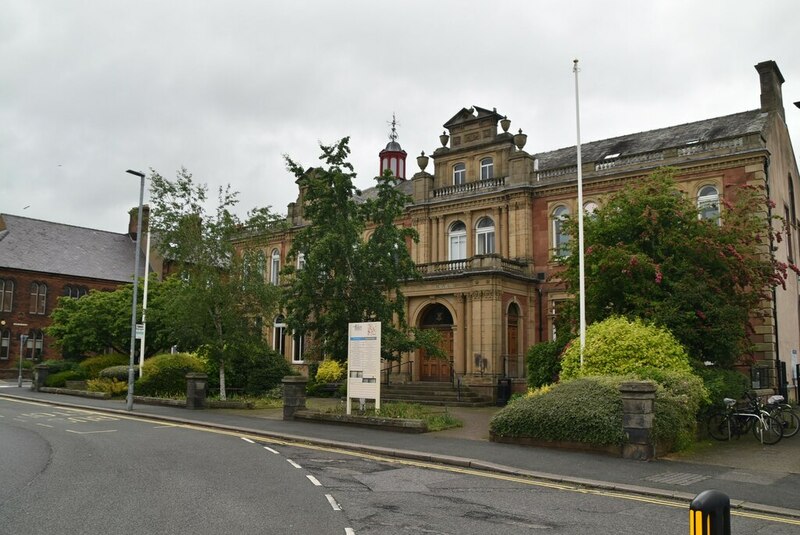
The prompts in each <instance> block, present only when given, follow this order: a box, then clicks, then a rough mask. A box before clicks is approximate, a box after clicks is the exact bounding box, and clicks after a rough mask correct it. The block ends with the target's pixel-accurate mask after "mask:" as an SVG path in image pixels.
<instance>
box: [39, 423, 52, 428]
mask: <svg viewBox="0 0 800 535" xmlns="http://www.w3.org/2000/svg"><path fill="white" fill-rule="evenodd" d="M36 425H41V426H42V427H53V426H52V425H47V424H40V423H37V424H36Z"/></svg>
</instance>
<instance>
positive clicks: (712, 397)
mask: <svg viewBox="0 0 800 535" xmlns="http://www.w3.org/2000/svg"><path fill="white" fill-rule="evenodd" d="M697 374H698V375H699V376H700V378H701V379H702V380H703V383H705V386H706V389H707V390H708V398H709V399H708V403H706V404H705V405H704V406H703V407H702V409H703V411H704V412H705V411H709V410H711V409H712V408H715V407H719V406H722V400H723V399H724V398H733V399H742V398H743V397H744V394H745V392H747V391H748V390H750V379H749V378H748V377H747V376H746V375H744V374H742V373H740V372H738V371H736V370H722V369H720V368H713V367H708V368H703V369H701V370H698V372H697Z"/></svg>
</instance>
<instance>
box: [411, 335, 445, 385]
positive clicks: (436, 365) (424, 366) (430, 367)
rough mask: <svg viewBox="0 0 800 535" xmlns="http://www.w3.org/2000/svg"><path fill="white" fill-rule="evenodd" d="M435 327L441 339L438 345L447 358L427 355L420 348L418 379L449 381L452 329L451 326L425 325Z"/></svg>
mask: <svg viewBox="0 0 800 535" xmlns="http://www.w3.org/2000/svg"><path fill="white" fill-rule="evenodd" d="M426 328H429V329H431V328H432V329H435V330H436V331H437V332H438V333H439V336H440V337H441V341H440V342H439V347H440V348H441V349H442V351H444V353H445V355H447V358H436V357H429V356H428V355H427V354H426V352H425V350H424V349H420V366H421V368H420V372H419V380H420V381H449V380H450V363H451V362H452V360H453V329H452V327H426Z"/></svg>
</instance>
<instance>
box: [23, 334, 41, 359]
mask: <svg viewBox="0 0 800 535" xmlns="http://www.w3.org/2000/svg"><path fill="white" fill-rule="evenodd" d="M43 352H44V333H43V332H42V331H41V329H33V330H31V331H30V332H29V333H28V341H27V342H26V348H25V358H27V359H29V360H32V359H40V358H42V354H43Z"/></svg>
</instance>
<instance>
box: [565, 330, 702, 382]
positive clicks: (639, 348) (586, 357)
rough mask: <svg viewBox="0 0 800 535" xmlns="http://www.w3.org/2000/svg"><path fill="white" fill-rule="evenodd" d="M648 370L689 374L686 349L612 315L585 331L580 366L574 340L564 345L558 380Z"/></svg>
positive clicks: (667, 334) (668, 336)
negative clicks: (584, 342)
mask: <svg viewBox="0 0 800 535" xmlns="http://www.w3.org/2000/svg"><path fill="white" fill-rule="evenodd" d="M647 367H650V368H658V369H666V370H673V371H678V372H686V373H691V371H692V369H691V366H690V365H689V356H688V355H687V354H686V350H685V349H684V348H683V346H682V345H681V344H680V342H678V340H677V339H676V338H675V337H674V336H672V334H671V333H670V332H669V331H667V330H665V329H663V328H661V327H657V326H655V325H651V324H646V323H644V322H642V321H641V320H639V319H636V320H634V321H630V320H628V319H626V318H622V317H619V316H612V317H610V318H608V319H606V320H604V321H601V322H599V323H594V324H592V325H590V326H589V327H588V328H587V329H586V345H585V347H584V351H583V367H581V364H580V346H579V344H578V341H577V339H576V340H573V341H572V342H571V343H570V344H569V345H568V346H567V348H566V350H565V351H564V355H563V358H562V360H561V378H562V379H572V378H575V377H585V376H591V375H628V374H631V373H635V372H636V371H637V370H640V369H641V368H647Z"/></svg>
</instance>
